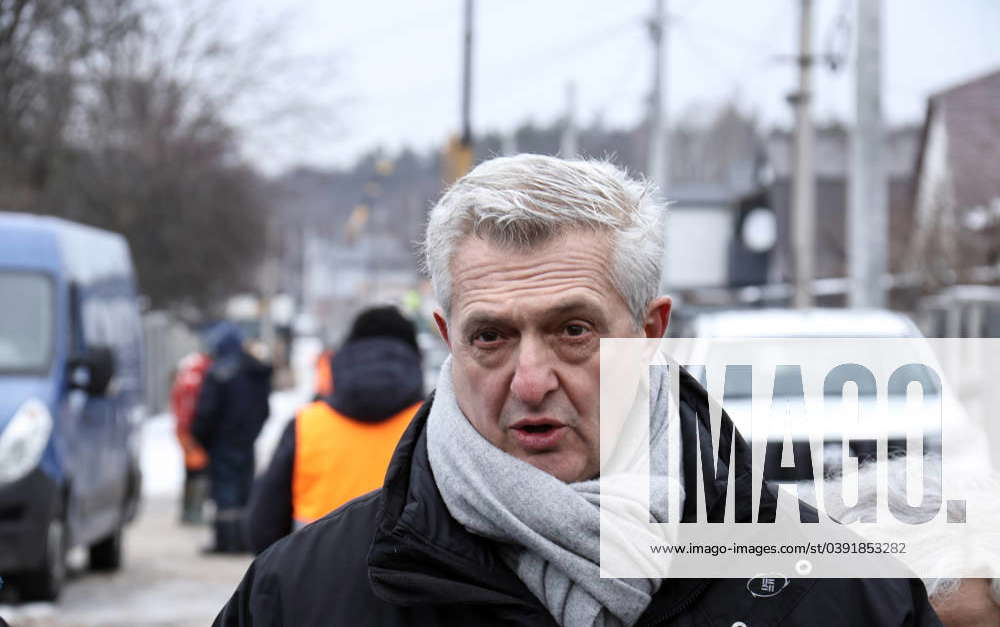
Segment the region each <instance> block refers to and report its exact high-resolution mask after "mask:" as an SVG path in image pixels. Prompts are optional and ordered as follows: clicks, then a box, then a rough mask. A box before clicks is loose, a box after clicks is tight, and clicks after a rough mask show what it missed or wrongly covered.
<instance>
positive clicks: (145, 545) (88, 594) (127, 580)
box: [0, 497, 250, 627]
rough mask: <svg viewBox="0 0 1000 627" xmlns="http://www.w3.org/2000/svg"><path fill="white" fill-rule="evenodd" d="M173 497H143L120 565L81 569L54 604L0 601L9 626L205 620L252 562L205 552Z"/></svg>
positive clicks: (202, 535)
mask: <svg viewBox="0 0 1000 627" xmlns="http://www.w3.org/2000/svg"><path fill="white" fill-rule="evenodd" d="M176 520H177V515H176V506H175V503H174V501H173V500H172V499H170V500H168V499H166V498H162V497H160V498H155V499H153V500H147V501H146V503H145V504H144V508H143V511H142V514H141V516H140V517H139V519H138V520H137V521H136V522H135V523H134V524H133V525H132V526H131V527H130V528H129V531H128V533H127V534H126V539H125V542H126V547H125V550H126V553H125V560H126V563H125V566H124V568H123V569H122V570H121V571H120V572H118V573H115V574H111V575H97V574H92V573H88V572H85V571H84V572H81V573H78V574H76V575H74V577H73V578H72V580H71V581H70V582H69V583H68V584H67V586H66V588H65V589H64V591H63V595H62V597H61V599H60V601H59V603H58V604H52V603H30V604H24V605H0V616H2V617H4V618H5V619H6V620H7V621H8V622H9V623H10V625H11V627H40V626H43V625H44V626H46V627H49V626H51V627H84V626H86V627H98V626H100V627H126V626H128V627H154V626H155V627H195V626H198V627H201V626H204V625H209V624H211V622H212V619H213V618H214V617H215V614H216V613H217V612H218V611H219V608H221V607H222V605H223V604H224V603H225V602H226V600H227V599H228V598H229V595H231V594H232V592H233V590H234V589H235V588H236V585H237V583H239V581H240V578H241V577H242V576H243V573H244V571H245V570H246V568H247V566H248V565H249V564H250V558H249V556H247V557H204V556H202V555H200V554H199V551H198V549H199V547H201V546H202V545H204V544H206V543H207V542H208V538H209V533H208V529H207V528H205V527H197V528H192V527H181V526H180V525H178V524H177V523H176Z"/></svg>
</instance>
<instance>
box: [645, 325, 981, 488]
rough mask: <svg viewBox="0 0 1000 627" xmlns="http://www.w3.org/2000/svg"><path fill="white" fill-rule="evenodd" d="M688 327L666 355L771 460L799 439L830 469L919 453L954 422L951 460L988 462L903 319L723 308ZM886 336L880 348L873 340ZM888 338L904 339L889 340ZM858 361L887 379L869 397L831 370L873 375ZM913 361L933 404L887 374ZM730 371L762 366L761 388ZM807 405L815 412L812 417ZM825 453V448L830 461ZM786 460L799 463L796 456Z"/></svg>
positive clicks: (668, 343) (930, 356)
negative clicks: (774, 448) (850, 461)
mask: <svg viewBox="0 0 1000 627" xmlns="http://www.w3.org/2000/svg"><path fill="white" fill-rule="evenodd" d="M679 326H680V327H681V331H680V334H681V335H683V336H684V337H672V338H668V339H666V340H664V342H665V344H664V350H665V352H667V353H668V354H669V355H671V356H672V357H673V358H674V359H676V360H677V362H678V363H679V364H681V365H685V366H688V370H689V372H691V374H692V375H694V376H695V377H696V378H698V379H699V380H701V381H702V383H703V384H705V383H706V382H707V383H708V385H709V392H710V394H711V395H712V396H713V397H714V398H716V399H718V400H719V401H720V402H722V404H723V407H724V408H725V410H726V412H727V413H728V414H729V416H730V417H731V418H732V420H733V422H734V423H735V425H736V427H737V429H738V430H739V431H740V432H741V434H743V436H744V438H746V439H747V440H748V441H749V442H750V443H751V444H752V445H753V449H754V455H755V457H756V456H757V455H758V454H762V453H763V451H764V445H765V443H767V442H769V441H770V442H772V443H775V442H782V441H787V440H786V438H790V440H791V442H810V443H811V445H812V447H813V453H814V455H813V458H814V460H815V459H823V460H826V462H827V466H828V468H833V469H836V468H837V467H839V466H840V464H841V461H842V459H843V457H842V451H843V449H844V448H849V449H850V450H851V451H852V453H853V454H854V455H855V456H857V457H858V458H859V460H862V461H867V460H870V459H872V458H873V457H874V456H875V455H876V454H877V455H878V456H879V457H882V458H884V457H885V456H888V455H892V454H896V453H898V452H899V451H901V450H902V449H903V448H904V447H907V449H908V451H910V452H914V453H915V452H917V451H918V450H921V449H930V450H933V449H936V448H937V447H940V446H942V425H943V424H944V421H946V422H947V428H946V429H944V432H945V433H946V434H947V435H948V441H947V443H945V444H944V446H945V449H944V450H945V459H949V458H950V459H956V460H959V459H963V458H964V459H976V460H977V463H980V462H981V461H985V462H986V463H987V464H988V455H989V453H988V447H987V446H986V445H985V439H984V438H982V437H980V435H979V434H981V431H978V430H976V428H975V427H973V426H972V424H971V421H970V420H969V418H968V416H967V414H966V412H965V411H964V410H963V409H962V407H961V406H960V405H959V404H958V403H957V401H955V399H954V396H953V395H952V394H945V395H944V396H943V397H942V386H941V383H940V382H939V381H938V380H937V377H936V376H935V374H934V373H941V369H940V367H939V366H938V365H937V364H938V361H937V359H936V357H935V355H934V352H933V350H932V348H931V346H930V344H928V342H927V341H926V340H925V339H924V338H923V335H922V334H921V333H920V330H919V329H918V328H917V326H916V325H915V324H914V323H913V322H912V321H911V320H910V318H909V317H907V316H905V315H903V314H900V313H896V312H891V311H885V310H852V309H806V310H795V309H756V310H722V311H705V312H700V313H696V314H694V315H692V316H689V317H687V318H684V319H682V321H681V324H680V325H679ZM675 335H676V333H675ZM837 338H845V339H844V340H839V339H837ZM846 338H853V339H846ZM876 338H877V339H878V340H879V341H877V342H872V341H871V340H872V339H876ZM887 339H891V340H894V341H883V340H887ZM735 340H740V341H738V342H737V341H735ZM743 340H748V341H743ZM834 340H836V341H834ZM855 363H859V364H863V365H864V366H866V368H867V369H869V371H874V372H880V373H882V380H879V381H877V382H875V385H874V386H873V387H872V388H868V389H862V386H857V385H850V384H849V385H846V386H845V385H844V382H843V380H842V379H840V380H838V377H837V376H827V375H828V374H829V373H830V372H832V370H831V369H829V368H830V367H831V364H840V365H843V366H844V368H842V369H841V370H839V371H838V372H837V374H845V373H846V374H849V373H854V374H857V373H859V372H860V373H862V374H863V373H864V372H865V369H860V368H857V367H855V366H854V364H855ZM908 363H920V364H926V365H928V366H929V368H920V367H917V368H908V369H906V370H905V371H904V373H903V374H905V375H908V376H907V377H905V380H906V381H907V382H908V381H910V380H912V381H916V382H918V383H920V386H921V388H922V390H923V397H922V398H921V397H916V401H914V400H913V399H912V398H911V399H910V402H911V403H912V404H910V405H907V402H908V400H907V387H908V386H907V385H906V384H905V383H904V384H903V385H902V386H895V387H894V388H892V386H889V385H888V381H887V379H888V376H887V375H886V374H885V373H886V372H891V371H892V369H893V368H896V367H897V366H896V365H897V364H908ZM723 364H753V379H752V383H751V379H750V378H749V377H744V378H737V377H735V376H733V375H732V374H730V371H725V372H726V375H725V379H723V376H722V372H723V371H724V366H723ZM780 364H787V365H788V366H780V367H779V366H778V365H780ZM888 364H892V365H891V366H889V365H888ZM706 365H707V368H706ZM797 366H798V367H797ZM838 367H839V366H838ZM817 373H818V374H817ZM810 377H811V378H810ZM820 377H826V378H820ZM847 378H851V377H847ZM854 378H857V377H854ZM861 378H862V379H863V378H864V377H861ZM873 380H874V379H873ZM723 381H724V383H723ZM891 388H892V389H891ZM723 390H724V392H723ZM855 390H856V391H855ZM855 394H856V397H855V396H854V395H855ZM842 395H843V396H842ZM880 396H881V397H884V398H880ZM842 398H843V399H844V401H842V400H841V399H842ZM855 398H856V399H857V402H854V399H855ZM800 399H801V400H800ZM939 401H940V402H939ZM800 402H804V403H805V407H807V408H811V411H802V405H800V404H799V403H800ZM861 408H864V411H863V412H862V411H861ZM859 413H860V414H861V415H860V416H859ZM865 440H878V441H880V442H881V443H880V444H879V448H877V449H876V451H872V450H870V449H869V448H866V446H865V445H864V444H859V445H857V446H856V447H855V446H853V445H850V444H849V443H850V442H851V441H865ZM817 447H822V456H821V457H820V456H819V455H817V453H819V451H816V450H815V449H816V448H817ZM786 448H787V447H786ZM779 450H780V449H779ZM785 455H786V456H785V457H784V459H785V460H786V462H789V463H790V459H791V455H790V454H789V453H785ZM969 455H973V457H969ZM814 471H815V473H816V474H817V475H818V474H820V473H822V472H824V470H823V469H822V468H820V467H819V465H817V464H816V463H815V462H814Z"/></svg>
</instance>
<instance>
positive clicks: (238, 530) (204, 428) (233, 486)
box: [192, 323, 271, 553]
mask: <svg viewBox="0 0 1000 627" xmlns="http://www.w3.org/2000/svg"><path fill="white" fill-rule="evenodd" d="M211 344H212V358H213V363H212V367H211V368H210V369H209V370H208V374H207V375H206V377H205V382H204V383H203V385H202V388H201V394H200V395H199V397H198V408H197V412H196V417H195V423H194V426H193V428H192V433H193V434H194V436H195V438H197V440H198V441H199V442H200V443H201V444H202V445H203V446H204V447H205V449H206V450H207V451H208V457H209V463H208V468H209V477H210V478H211V482H212V486H211V494H212V500H213V501H215V507H216V514H215V544H214V546H212V547H211V548H210V550H211V551H213V552H219V553H238V552H243V551H245V550H246V542H245V539H244V535H243V520H242V518H243V508H244V507H245V506H246V504H247V501H248V500H249V499H250V488H251V486H252V484H253V475H254V442H255V441H256V439H257V435H258V434H259V433H260V430H261V427H262V426H263V425H264V421H265V420H267V416H268V399H269V397H270V394H271V366H270V365H267V364H265V363H263V362H261V361H259V360H258V359H257V358H256V357H254V356H253V355H251V354H250V353H249V352H247V351H246V350H244V348H243V342H242V337H241V334H240V331H239V328H237V327H236V326H235V325H233V324H231V323H221V324H220V325H219V326H218V327H216V328H215V329H214V330H213V331H212V334H211Z"/></svg>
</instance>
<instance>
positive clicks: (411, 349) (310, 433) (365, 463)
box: [248, 307, 423, 553]
mask: <svg viewBox="0 0 1000 627" xmlns="http://www.w3.org/2000/svg"><path fill="white" fill-rule="evenodd" d="M331 370H332V373H333V379H335V380H336V382H337V383H336V387H334V388H333V393H332V394H331V395H328V396H325V397H322V398H320V399H318V400H316V401H315V402H313V403H311V404H309V405H307V406H306V407H304V408H303V409H302V410H301V411H299V412H298V414H297V415H296V416H295V418H294V419H293V420H292V421H291V422H290V423H289V425H288V427H287V428H286V429H285V431H284V434H283V435H282V437H281V440H280V442H279V444H278V447H277V449H276V450H275V453H274V457H273V458H272V460H271V463H270V465H269V467H268V469H267V471H266V472H265V474H264V475H262V476H261V477H260V479H258V481H257V484H256V485H255V487H254V493H253V498H252V500H251V505H250V509H249V515H248V523H249V537H250V541H251V546H252V548H253V549H254V551H255V552H258V553H259V552H260V551H263V550H264V549H266V548H267V547H268V546H270V545H271V544H272V543H274V542H275V541H277V540H279V539H281V538H282V537H283V536H286V535H288V534H289V533H291V532H292V531H293V530H294V529H296V528H298V527H300V526H304V525H306V524H308V523H310V522H312V521H314V520H317V519H319V518H321V517H323V516H325V515H326V514H327V513H329V512H331V511H333V510H334V509H336V508H337V507H339V506H340V505H341V504H343V503H345V502H347V501H349V500H351V499H353V498H355V497H357V496H361V495H362V494H365V493H366V492H370V491H371V490H375V489H377V488H379V487H381V485H382V480H383V478H384V476H385V471H386V469H387V468H388V466H389V460H390V458H391V457H392V451H393V450H394V449H395V448H396V444H397V443H398V442H399V438H400V437H401V436H402V434H403V431H405V430H406V427H407V426H408V425H409V424H410V419H411V418H412V417H413V415H414V413H416V411H417V408H418V407H419V406H420V403H421V401H422V400H423V374H422V370H421V366H420V354H419V351H418V348H417V339H416V331H415V329H414V326H413V323H412V322H410V321H409V320H408V319H406V318H405V317H404V316H403V315H402V314H401V313H400V312H399V311H398V310H397V309H396V308H395V307H376V308H372V309H368V310H366V311H364V312H362V313H361V314H360V315H359V316H358V317H357V318H356V319H355V321H354V324H353V326H352V328H351V331H350V333H349V335H348V337H347V339H346V340H345V342H344V345H343V346H342V347H341V349H340V350H339V351H337V353H336V355H335V356H334V358H333V360H332V362H331Z"/></svg>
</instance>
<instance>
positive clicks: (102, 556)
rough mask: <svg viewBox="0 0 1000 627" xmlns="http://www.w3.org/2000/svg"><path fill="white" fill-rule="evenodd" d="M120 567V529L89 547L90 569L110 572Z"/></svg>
mask: <svg viewBox="0 0 1000 627" xmlns="http://www.w3.org/2000/svg"><path fill="white" fill-rule="evenodd" d="M121 566H122V528H121V527H119V528H118V529H116V530H115V532H114V533H112V534H111V535H110V536H108V537H107V538H104V539H103V540H101V541H100V542H98V543H97V544H92V545H91V546H90V569H91V570H103V571H112V570H118V569H119V568H121Z"/></svg>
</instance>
